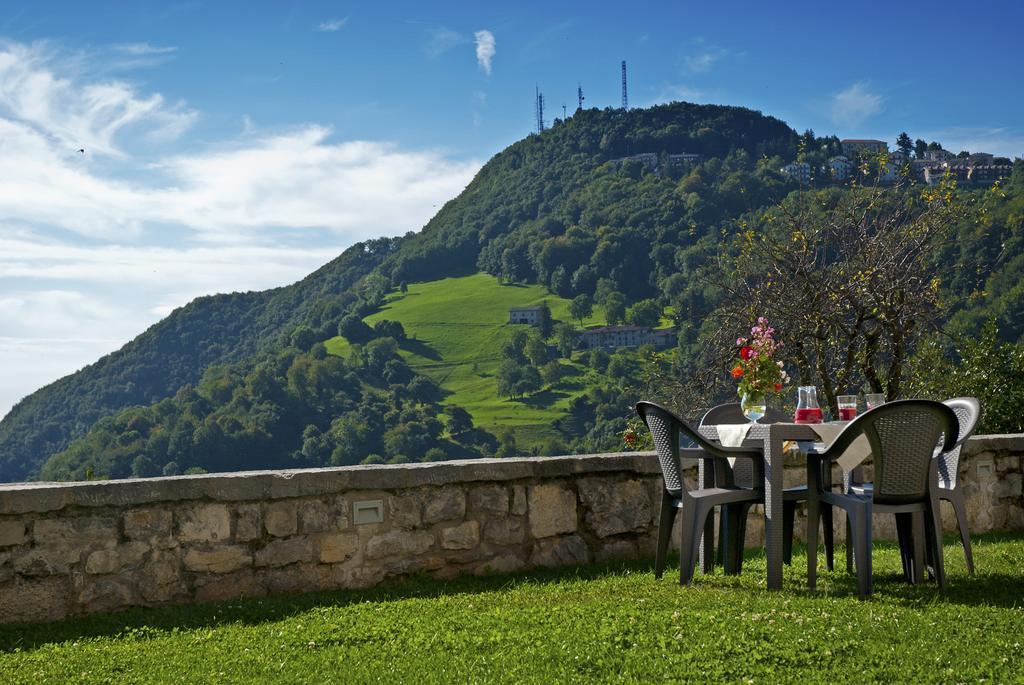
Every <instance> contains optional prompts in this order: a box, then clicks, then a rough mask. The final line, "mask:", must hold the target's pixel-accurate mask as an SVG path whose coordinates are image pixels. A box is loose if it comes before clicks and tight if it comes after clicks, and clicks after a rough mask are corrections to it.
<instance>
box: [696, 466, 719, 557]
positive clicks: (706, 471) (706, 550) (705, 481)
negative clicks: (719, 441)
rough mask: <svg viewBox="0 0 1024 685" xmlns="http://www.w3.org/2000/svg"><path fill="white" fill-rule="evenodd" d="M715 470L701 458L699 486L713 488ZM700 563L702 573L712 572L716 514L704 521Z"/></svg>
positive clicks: (698, 474) (698, 469) (698, 476)
mask: <svg viewBox="0 0 1024 685" xmlns="http://www.w3.org/2000/svg"><path fill="white" fill-rule="evenodd" d="M714 475H715V474H714V471H713V469H712V468H711V466H710V465H708V464H706V463H705V460H704V459H701V460H700V461H699V462H698V464H697V483H698V487H699V488H700V489H701V490H703V489H704V488H711V487H714V485H715V480H714ZM699 559H700V562H699V565H700V570H701V573H711V572H712V571H713V570H714V566H715V517H714V515H711V516H708V520H707V521H706V522H705V523H704V534H703V535H702V536H701V540H700V551H699Z"/></svg>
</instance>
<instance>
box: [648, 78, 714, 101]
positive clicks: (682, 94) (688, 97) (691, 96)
mask: <svg viewBox="0 0 1024 685" xmlns="http://www.w3.org/2000/svg"><path fill="white" fill-rule="evenodd" d="M704 95H705V94H704V91H702V90H698V89H697V88H692V87H690V86H687V85H685V84H682V83H670V84H667V85H664V86H662V87H661V89H660V90H659V91H658V94H657V95H656V96H655V97H654V99H653V100H652V101H651V102H650V104H652V105H655V104H659V103H664V102H676V101H684V102H696V101H698V100H703V99H704Z"/></svg>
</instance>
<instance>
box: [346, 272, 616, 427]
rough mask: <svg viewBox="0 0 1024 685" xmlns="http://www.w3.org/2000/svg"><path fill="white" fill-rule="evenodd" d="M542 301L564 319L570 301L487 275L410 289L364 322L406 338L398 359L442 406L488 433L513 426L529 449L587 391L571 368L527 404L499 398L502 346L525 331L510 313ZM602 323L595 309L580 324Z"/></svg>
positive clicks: (579, 372)
mask: <svg viewBox="0 0 1024 685" xmlns="http://www.w3.org/2000/svg"><path fill="white" fill-rule="evenodd" d="M543 301H546V302H547V303H548V306H549V307H550V308H551V313H552V317H553V318H554V319H556V320H563V321H566V322H568V321H569V320H570V316H569V301H568V300H566V299H565V298H562V297H558V296H557V295H554V296H553V295H551V294H550V293H548V292H547V290H546V289H545V288H543V287H541V286H538V285H529V286H524V285H502V284H501V283H499V282H498V280H497V279H496V278H494V277H493V276H489V275H487V274H474V275H472V276H464V277H458V278H445V279H442V280H440V281H430V282H427V283H413V284H410V285H409V289H408V292H407V293H406V294H401V293H398V292H395V293H392V294H390V295H389V296H388V301H387V304H385V305H384V306H383V307H382V308H381V310H380V311H379V312H377V313H375V314H372V315H370V316H368V317H366V319H365V320H366V322H367V323H368V324H371V325H372V324H374V323H376V322H377V321H380V320H382V319H387V320H391V321H398V322H399V323H401V324H402V326H403V327H404V328H405V331H406V334H407V335H408V336H409V338H410V340H408V341H406V342H405V343H403V344H402V356H403V357H405V359H406V361H407V362H408V363H409V365H410V366H411V367H412V368H413V369H414V370H416V371H418V372H420V373H422V374H424V375H426V376H428V377H429V378H430V379H432V380H433V381H434V382H436V383H438V384H439V385H440V386H441V387H442V388H444V389H445V390H446V391H448V392H450V393H451V395H450V396H449V397H448V398H447V401H450V402H452V403H454V404H457V405H459V406H461V407H463V408H465V409H466V410H467V411H469V412H470V414H472V416H473V420H474V422H475V423H476V424H477V425H479V426H481V427H483V428H486V429H487V430H490V431H492V432H493V431H497V430H498V429H499V428H501V427H504V426H514V427H516V429H517V430H516V433H517V438H519V440H520V442H521V443H523V444H525V445H527V446H533V445H537V444H540V443H542V442H543V441H546V440H551V439H555V438H562V437H564V436H561V435H560V434H559V433H558V432H557V431H555V430H554V429H553V428H552V422H553V421H554V420H555V419H557V418H558V417H560V416H565V414H566V413H567V411H568V408H569V400H571V399H572V398H573V397H578V396H580V395H581V394H582V393H583V392H584V390H585V389H586V386H587V380H586V379H585V374H586V372H587V369H586V368H585V367H584V366H582V365H581V364H577V363H575V362H574V363H572V364H571V369H572V370H571V373H572V375H571V376H569V377H568V378H566V379H563V380H562V381H561V382H560V383H558V384H557V385H556V386H554V387H553V388H550V389H547V390H545V391H543V392H541V393H538V394H536V395H533V396H531V397H529V398H526V400H525V401H519V400H515V401H513V400H509V399H506V398H499V397H498V396H497V382H496V379H495V374H496V373H497V371H498V365H499V363H500V361H501V347H502V345H503V344H504V343H505V342H506V341H507V340H508V339H509V338H510V336H511V334H512V330H513V329H514V328H517V327H519V328H525V326H522V325H510V324H508V323H507V322H508V309H509V307H521V306H529V305H534V304H540V303H541V302H543ZM572 323H573V325H576V322H572ZM604 323H605V321H604V318H603V313H602V312H601V311H600V308H595V313H594V316H592V317H590V318H589V319H585V320H584V324H585V325H599V324H604ZM326 344H327V349H328V351H329V352H331V353H332V354H338V355H343V356H344V355H346V354H347V353H348V351H349V347H350V346H349V344H348V342H347V341H346V340H345V339H344V338H341V337H336V338H332V339H331V340H328V341H327V343H326ZM577 357H578V355H577Z"/></svg>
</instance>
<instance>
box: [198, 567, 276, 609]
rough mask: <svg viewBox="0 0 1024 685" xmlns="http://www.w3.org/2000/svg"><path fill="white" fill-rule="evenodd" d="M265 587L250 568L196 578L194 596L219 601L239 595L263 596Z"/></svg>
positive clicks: (249, 596)
mask: <svg viewBox="0 0 1024 685" xmlns="http://www.w3.org/2000/svg"><path fill="white" fill-rule="evenodd" d="M266 594H267V590H266V588H265V587H264V586H263V584H262V583H261V582H260V580H259V578H258V577H257V576H256V574H255V572H253V570H252V569H249V568H246V569H242V570H240V571H235V572H233V573H226V574H223V575H216V576H205V577H202V578H197V579H196V590H195V597H196V600H197V601H199V602H221V601H224V600H227V599H238V598H241V597H246V598H251V597H263V596H265V595H266Z"/></svg>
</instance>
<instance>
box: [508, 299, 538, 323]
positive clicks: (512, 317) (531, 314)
mask: <svg viewBox="0 0 1024 685" xmlns="http://www.w3.org/2000/svg"><path fill="white" fill-rule="evenodd" d="M541 309H542V306H541V305H539V304H535V305H531V306H529V307H509V308H508V322H509V323H525V324H528V325H530V326H539V325H540V310H541Z"/></svg>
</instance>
